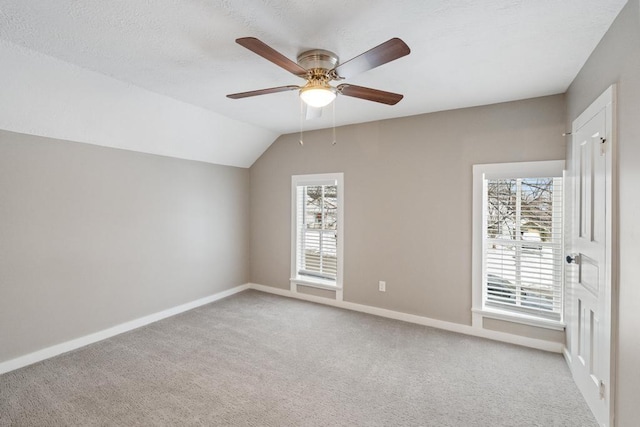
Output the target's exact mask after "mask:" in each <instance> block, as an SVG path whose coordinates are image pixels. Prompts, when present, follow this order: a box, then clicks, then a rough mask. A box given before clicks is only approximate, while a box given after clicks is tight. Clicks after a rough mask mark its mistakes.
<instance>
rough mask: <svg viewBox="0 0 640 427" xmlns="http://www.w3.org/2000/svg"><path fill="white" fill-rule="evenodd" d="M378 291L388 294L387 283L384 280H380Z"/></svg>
mask: <svg viewBox="0 0 640 427" xmlns="http://www.w3.org/2000/svg"><path fill="white" fill-rule="evenodd" d="M378 290H379V291H380V292H387V282H385V281H384V280H380V281H379V282H378Z"/></svg>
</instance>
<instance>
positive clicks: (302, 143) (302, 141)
mask: <svg viewBox="0 0 640 427" xmlns="http://www.w3.org/2000/svg"><path fill="white" fill-rule="evenodd" d="M303 116H304V104H303V101H302V98H300V139H299V140H298V142H299V143H300V145H301V146H302V145H304V139H303V131H302V123H303V120H304V117H303Z"/></svg>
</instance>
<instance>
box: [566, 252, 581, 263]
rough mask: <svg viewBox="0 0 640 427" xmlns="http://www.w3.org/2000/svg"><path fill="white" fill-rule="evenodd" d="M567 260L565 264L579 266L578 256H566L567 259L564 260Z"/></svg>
mask: <svg viewBox="0 0 640 427" xmlns="http://www.w3.org/2000/svg"><path fill="white" fill-rule="evenodd" d="M565 259H566V260H567V264H579V263H580V255H578V254H571V255H567V258H565Z"/></svg>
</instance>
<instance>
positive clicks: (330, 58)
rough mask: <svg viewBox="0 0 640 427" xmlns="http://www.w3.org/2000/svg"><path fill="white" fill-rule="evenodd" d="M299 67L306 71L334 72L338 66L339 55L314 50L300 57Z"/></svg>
mask: <svg viewBox="0 0 640 427" xmlns="http://www.w3.org/2000/svg"><path fill="white" fill-rule="evenodd" d="M298 65H300V66H301V67H302V68H304V69H305V70H313V69H318V68H319V69H323V70H327V71H329V70H333V69H334V68H335V67H336V65H338V55H336V54H335V53H333V52H329V51H328V50H322V49H313V50H307V51H305V52H302V53H301V54H300V55H298Z"/></svg>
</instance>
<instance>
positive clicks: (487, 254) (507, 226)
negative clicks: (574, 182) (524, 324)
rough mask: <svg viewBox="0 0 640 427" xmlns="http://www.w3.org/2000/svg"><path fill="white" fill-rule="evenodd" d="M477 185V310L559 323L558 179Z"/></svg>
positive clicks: (559, 245)
mask: <svg viewBox="0 0 640 427" xmlns="http://www.w3.org/2000/svg"><path fill="white" fill-rule="evenodd" d="M483 186H484V191H483V193H484V194H483V195H484V203H483V205H484V214H483V283H484V286H483V306H485V307H488V308H497V309H500V310H506V311H513V312H517V313H522V314H527V315H532V316H535V317H540V318H544V319H550V320H558V321H560V320H561V319H562V296H563V295H562V294H563V289H562V268H563V265H562V178H560V177H549V178H517V179H515V178H514V179H485V180H484V184H483Z"/></svg>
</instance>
